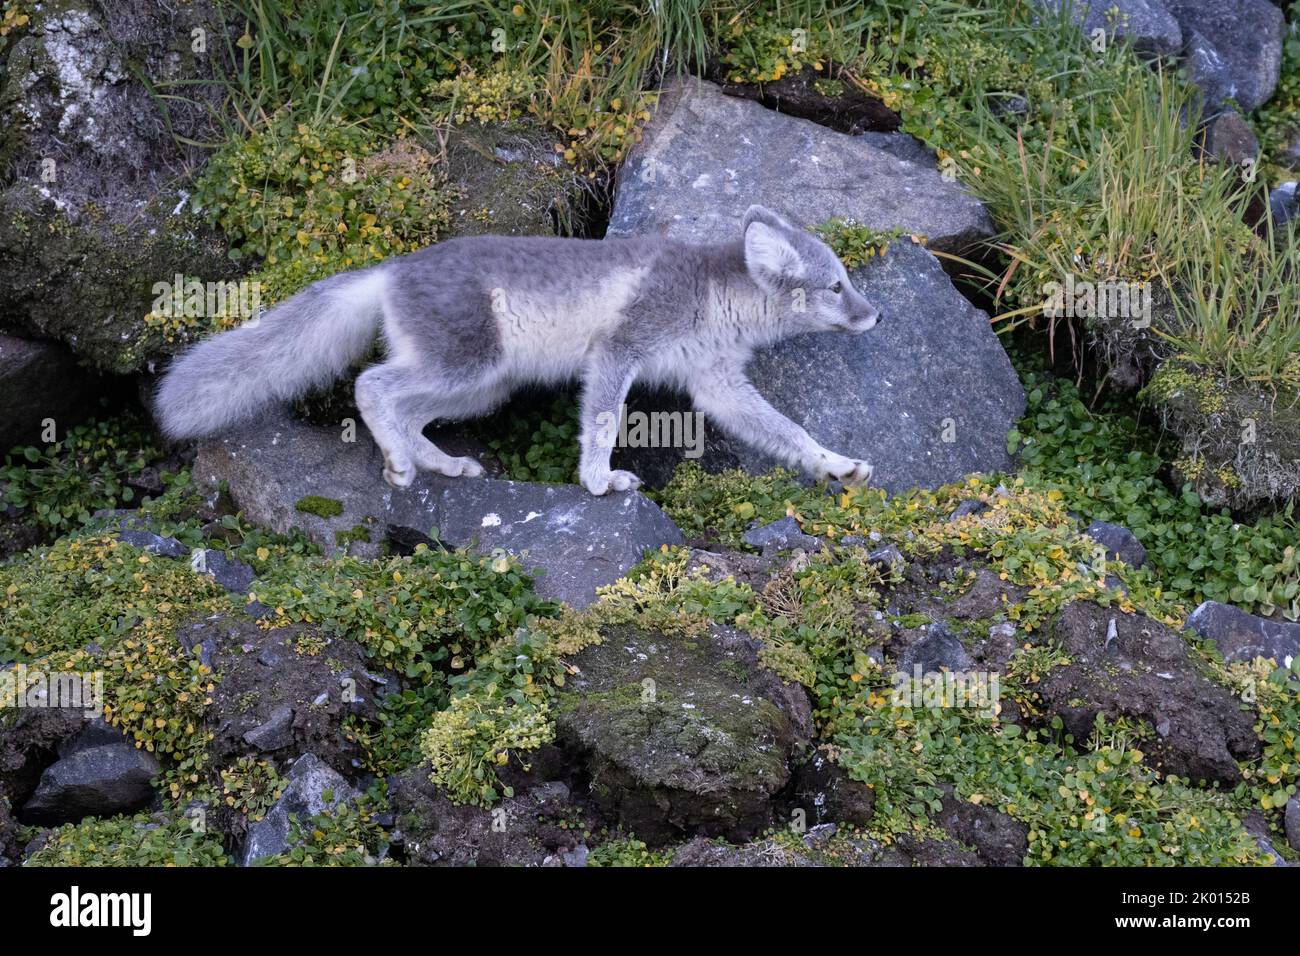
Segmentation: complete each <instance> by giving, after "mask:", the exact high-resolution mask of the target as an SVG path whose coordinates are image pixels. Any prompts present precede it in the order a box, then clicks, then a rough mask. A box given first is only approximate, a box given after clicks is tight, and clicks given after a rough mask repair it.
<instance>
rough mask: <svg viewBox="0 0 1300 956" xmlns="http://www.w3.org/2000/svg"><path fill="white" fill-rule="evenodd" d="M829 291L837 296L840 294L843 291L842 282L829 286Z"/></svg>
mask: <svg viewBox="0 0 1300 956" xmlns="http://www.w3.org/2000/svg"><path fill="white" fill-rule="evenodd" d="M831 291H832V292H834V293H835V294H836V295H839V294H840V293H841V292H843V291H844V283H843V282H837V283H835V284H834V285H833V286H831Z"/></svg>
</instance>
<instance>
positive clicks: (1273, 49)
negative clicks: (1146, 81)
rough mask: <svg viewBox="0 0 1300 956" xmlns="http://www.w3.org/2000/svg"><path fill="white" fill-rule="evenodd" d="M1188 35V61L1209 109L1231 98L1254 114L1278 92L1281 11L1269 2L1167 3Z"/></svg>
mask: <svg viewBox="0 0 1300 956" xmlns="http://www.w3.org/2000/svg"><path fill="white" fill-rule="evenodd" d="M1164 2H1165V6H1167V7H1168V8H1169V12H1170V13H1172V14H1173V15H1174V19H1176V20H1177V21H1178V24H1179V26H1180V27H1181V28H1182V32H1183V51H1182V52H1183V58H1184V61H1185V63H1186V66H1187V71H1188V74H1189V76H1190V78H1191V80H1192V82H1193V83H1195V84H1196V85H1197V86H1198V87H1200V89H1201V93H1202V95H1203V96H1204V97H1205V102H1206V107H1207V111H1213V110H1217V109H1219V108H1221V107H1222V106H1223V104H1224V102H1226V101H1227V100H1230V99H1231V100H1234V101H1235V102H1236V104H1237V107H1238V108H1239V109H1241V110H1242V111H1243V112H1247V113H1249V112H1250V111H1251V110H1253V109H1255V108H1256V107H1258V106H1262V105H1263V104H1264V103H1266V102H1267V101H1268V99H1269V97H1271V96H1272V95H1273V91H1274V89H1276V88H1277V81H1278V76H1279V74H1280V72H1281V68H1282V35H1283V32H1284V29H1285V21H1284V18H1283V16H1282V11H1281V10H1279V9H1278V8H1277V7H1276V6H1275V5H1274V4H1272V3H1269V2H1268V0H1164Z"/></svg>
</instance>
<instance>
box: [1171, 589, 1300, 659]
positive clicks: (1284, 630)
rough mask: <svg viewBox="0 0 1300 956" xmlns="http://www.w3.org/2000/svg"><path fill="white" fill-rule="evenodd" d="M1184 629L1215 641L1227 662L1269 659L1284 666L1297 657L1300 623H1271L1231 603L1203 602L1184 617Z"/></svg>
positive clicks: (1299, 648)
mask: <svg viewBox="0 0 1300 956" xmlns="http://www.w3.org/2000/svg"><path fill="white" fill-rule="evenodd" d="M1187 626H1188V627H1189V628H1191V629H1192V630H1193V631H1195V632H1196V634H1197V635H1198V636H1200V637H1202V638H1207V639H1209V640H1212V641H1214V645H1215V647H1217V648H1218V649H1219V653H1220V654H1222V655H1223V657H1224V659H1225V660H1228V661H1252V660H1254V659H1255V658H1256V657H1268V658H1272V659H1273V660H1274V661H1275V662H1276V663H1278V664H1281V665H1285V664H1286V663H1287V662H1288V661H1290V660H1292V659H1294V658H1296V657H1300V624H1292V623H1288V622H1286V621H1270V620H1267V619H1265V618H1262V617H1257V616H1256V615H1254V614H1250V613H1248V612H1246V611H1243V610H1242V609H1241V608H1239V607H1233V606H1232V605H1231V604H1221V603H1219V602H1218V601H1205V602H1204V603H1202V604H1201V605H1200V606H1199V607H1197V608H1196V610H1195V611H1193V612H1192V613H1191V615H1190V616H1189V617H1188V618H1187Z"/></svg>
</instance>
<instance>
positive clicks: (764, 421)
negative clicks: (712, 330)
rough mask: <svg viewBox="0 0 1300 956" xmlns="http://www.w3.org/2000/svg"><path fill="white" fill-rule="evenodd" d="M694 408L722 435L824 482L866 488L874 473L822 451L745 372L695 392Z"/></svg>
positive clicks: (722, 374) (728, 372)
mask: <svg viewBox="0 0 1300 956" xmlns="http://www.w3.org/2000/svg"><path fill="white" fill-rule="evenodd" d="M691 395H692V397H693V398H694V401H695V407H696V408H697V409H698V410H699V411H701V412H703V413H704V414H705V416H706V417H708V418H712V419H713V420H714V422H716V423H717V425H718V426H719V427H720V428H722V430H723V431H726V432H729V433H730V434H732V435H734V436H735V437H736V438H739V439H740V440H741V441H744V442H746V443H747V444H749V445H752V446H753V447H755V448H757V449H759V450H760V451H763V452H766V453H767V454H769V455H772V456H773V457H775V458H779V459H780V460H782V461H784V462H786V463H787V464H792V465H798V466H799V467H801V468H803V469H804V471H806V472H808V473H809V474H810V475H812V476H813V477H814V478H816V479H818V480H819V481H827V480H835V481H838V482H841V483H842V484H845V485H865V484H866V483H867V482H868V481H870V480H871V473H872V468H871V465H870V464H869V463H867V462H865V461H860V460H858V459H856V458H846V457H845V456H844V455H838V454H836V453H835V452H833V451H831V450H830V449H829V448H823V447H822V446H821V445H820V444H818V443H817V441H816V439H814V438H813V437H812V436H811V435H809V434H808V432H807V431H805V430H804V429H803V428H802V427H801V426H800V425H797V424H795V423H794V422H792V421H790V419H788V418H786V417H785V416H784V415H782V414H781V413H780V412H778V411H777V410H776V409H775V408H773V407H772V406H771V404H770V403H769V402H768V401H767V399H765V398H764V397H763V396H762V395H760V394H759V393H758V389H756V388H754V386H753V384H752V383H751V382H750V381H749V379H748V378H746V377H745V373H744V371H743V369H740V368H735V367H728V368H724V369H721V370H720V371H718V372H716V373H715V374H714V376H713V377H712V378H711V379H709V380H708V381H704V382H700V383H699V384H697V385H695V386H694V387H692V389H691Z"/></svg>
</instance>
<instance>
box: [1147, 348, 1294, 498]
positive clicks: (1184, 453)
mask: <svg viewBox="0 0 1300 956" xmlns="http://www.w3.org/2000/svg"><path fill="white" fill-rule="evenodd" d="M1144 394H1145V395H1146V396H1147V397H1148V398H1149V399H1150V400H1151V401H1152V402H1153V403H1154V404H1155V406H1156V408H1157V410H1158V411H1159V413H1160V416H1161V419H1162V423H1163V424H1164V426H1165V427H1166V428H1168V429H1169V430H1170V431H1172V432H1173V433H1174V434H1175V435H1177V436H1178V438H1179V441H1180V443H1181V448H1180V451H1179V454H1178V456H1177V458H1176V459H1175V461H1174V476H1175V478H1176V479H1177V480H1179V481H1181V482H1188V483H1190V484H1191V485H1192V487H1193V488H1194V489H1195V491H1196V493H1197V494H1198V495H1200V496H1201V498H1202V500H1204V502H1205V503H1206V504H1207V505H1209V506H1210V507H1222V506H1225V505H1226V506H1228V507H1231V508H1235V509H1243V510H1244V509H1253V508H1258V507H1260V506H1267V505H1270V504H1273V503H1280V502H1284V501H1286V500H1287V499H1290V498H1294V497H1296V496H1297V495H1300V392H1297V390H1296V389H1295V388H1286V387H1283V388H1280V389H1278V390H1272V389H1268V388H1259V387H1257V386H1256V385H1254V384H1253V383H1251V382H1246V381H1232V382H1227V381H1224V380H1223V379H1221V378H1219V377H1217V376H1214V375H1210V374H1208V373H1206V372H1204V371H1201V370H1199V369H1196V368H1195V367H1192V366H1189V365H1186V364H1184V363H1181V362H1168V363H1166V364H1165V365H1163V366H1161V367H1160V369H1159V370H1158V371H1157V372H1156V374H1155V375H1154V376H1153V378H1152V380H1151V382H1150V384H1148V386H1147V387H1146V390H1145V393H1144Z"/></svg>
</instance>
